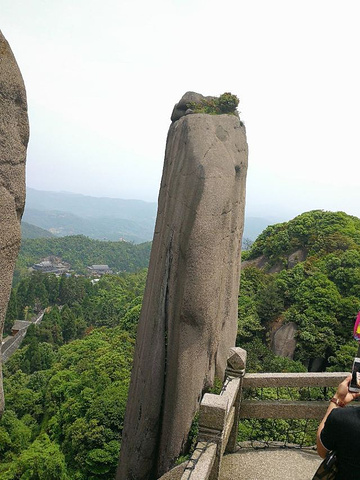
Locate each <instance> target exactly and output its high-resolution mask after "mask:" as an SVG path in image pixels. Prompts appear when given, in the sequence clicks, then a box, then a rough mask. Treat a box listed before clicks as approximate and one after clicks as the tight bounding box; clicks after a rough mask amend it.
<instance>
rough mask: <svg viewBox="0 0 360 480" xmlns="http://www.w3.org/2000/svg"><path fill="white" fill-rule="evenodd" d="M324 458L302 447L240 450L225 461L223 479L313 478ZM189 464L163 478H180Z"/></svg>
mask: <svg viewBox="0 0 360 480" xmlns="http://www.w3.org/2000/svg"><path fill="white" fill-rule="evenodd" d="M320 462H321V459H320V457H318V455H317V454H316V453H315V452H309V451H307V450H298V449H280V448H268V449H265V450H254V449H245V448H242V449H239V451H238V452H236V453H233V454H231V455H225V456H224V457H223V460H222V465H221V473H220V480H284V479H288V480H311V479H312V478H313V475H314V473H315V472H316V469H317V468H318V466H319V465H320ZM185 465H186V464H182V465H179V466H178V467H177V468H176V469H174V470H172V471H171V472H168V473H167V474H166V475H164V476H163V477H161V480H180V479H181V475H182V472H183V471H184V468H185Z"/></svg>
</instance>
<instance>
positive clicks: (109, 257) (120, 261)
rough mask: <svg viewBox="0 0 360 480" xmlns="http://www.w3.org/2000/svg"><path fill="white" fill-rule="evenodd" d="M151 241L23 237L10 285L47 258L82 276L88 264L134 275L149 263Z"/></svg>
mask: <svg viewBox="0 0 360 480" xmlns="http://www.w3.org/2000/svg"><path fill="white" fill-rule="evenodd" d="M150 250H151V242H146V243H141V244H136V245H135V244H133V243H130V242H123V241H119V242H108V241H106V242H105V241H100V240H92V239H90V238H88V237H85V236H84V235H75V236H69V237H59V238H58V237H52V238H23V239H22V241H21V249H20V253H19V257H18V260H17V263H16V268H15V274H14V283H16V282H18V281H19V279H20V278H21V277H23V276H24V275H26V273H27V270H28V268H29V267H31V266H32V265H33V264H34V263H38V262H40V261H41V259H42V258H45V257H48V256H50V255H53V256H56V257H60V258H61V259H62V260H63V261H64V262H67V263H69V264H70V266H71V269H72V270H73V271H74V273H78V274H84V273H86V270H87V267H88V266H89V265H109V267H110V268H111V269H112V270H113V271H121V272H134V271H136V270H139V269H141V268H146V267H147V265H148V263H149V257H150Z"/></svg>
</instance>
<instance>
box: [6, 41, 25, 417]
mask: <svg viewBox="0 0 360 480" xmlns="http://www.w3.org/2000/svg"><path fill="white" fill-rule="evenodd" d="M0 112H1V115H0V239H1V240H0V242H1V243H0V340H1V339H2V330H3V325H4V319H5V314H6V308H7V304H8V301H9V296H10V290H11V283H12V277H13V271H14V266H15V260H16V257H17V254H18V251H19V247H20V239H21V229H20V220H21V216H22V213H23V210H24V203H25V158H26V148H27V144H28V139H29V124H28V116H27V103H26V93H25V87H24V82H23V79H22V76H21V73H20V70H19V67H18V65H17V63H16V60H15V58H14V55H13V53H12V51H11V48H10V46H9V44H8V42H7V41H6V40H5V38H4V36H3V35H2V33H1V32H0ZM0 379H1V362H0ZM3 409H4V395H3V389H2V381H1V380H0V416H1V414H2V412H3Z"/></svg>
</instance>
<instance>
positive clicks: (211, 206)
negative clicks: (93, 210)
mask: <svg viewBox="0 0 360 480" xmlns="http://www.w3.org/2000/svg"><path fill="white" fill-rule="evenodd" d="M247 153H248V152H247V142H246V135H245V129H244V127H243V126H242V125H241V124H240V120H239V118H238V117H237V116H235V115H204V114H193V115H187V116H183V117H181V118H180V119H179V120H178V121H175V122H174V123H172V125H171V126H170V130H169V133H168V138H167V146H166V154H165V162H164V169H163V176H162V181H161V187H160V193H159V204H158V214H157V221H156V227H155V233H154V240H153V246H152V251H151V257H150V265H149V271H148V277H147V284H146V289H145V294H144V300H143V307H142V312H141V316H140V322H139V327H138V334H137V343H136V349H135V358H134V366H133V371H132V378H131V385H130V391H129V397H128V398H129V400H128V404H127V411H126V418H125V426H124V432H123V439H122V447H121V452H120V460H119V467H118V472H117V477H116V478H117V479H118V480H129V479H133V480H145V479H146V480H149V479H157V478H159V477H160V476H161V475H162V474H164V473H165V472H166V471H168V470H169V469H170V468H171V467H172V466H173V463H174V460H175V459H176V458H177V457H178V455H179V454H180V453H181V451H182V449H183V448H184V447H185V443H186V441H187V436H188V433H189V429H190V426H191V423H192V420H193V417H194V414H195V412H196V411H197V409H198V405H199V401H200V400H201V397H202V393H203V391H204V389H206V388H208V387H209V386H211V385H212V384H213V381H214V377H215V376H217V377H219V378H221V379H222V378H223V377H224V371H225V367H226V358H227V354H228V351H229V348H230V347H232V346H234V345H235V339H236V332H237V304H238V290H239V277H240V261H241V259H240V256H241V238H242V232H243V216H244V205H245V181H246V171H247Z"/></svg>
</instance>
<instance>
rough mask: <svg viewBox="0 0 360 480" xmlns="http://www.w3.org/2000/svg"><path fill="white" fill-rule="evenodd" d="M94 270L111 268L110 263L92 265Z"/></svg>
mask: <svg viewBox="0 0 360 480" xmlns="http://www.w3.org/2000/svg"><path fill="white" fill-rule="evenodd" d="M89 268H91V269H92V270H110V267H109V265H91V267H89Z"/></svg>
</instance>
